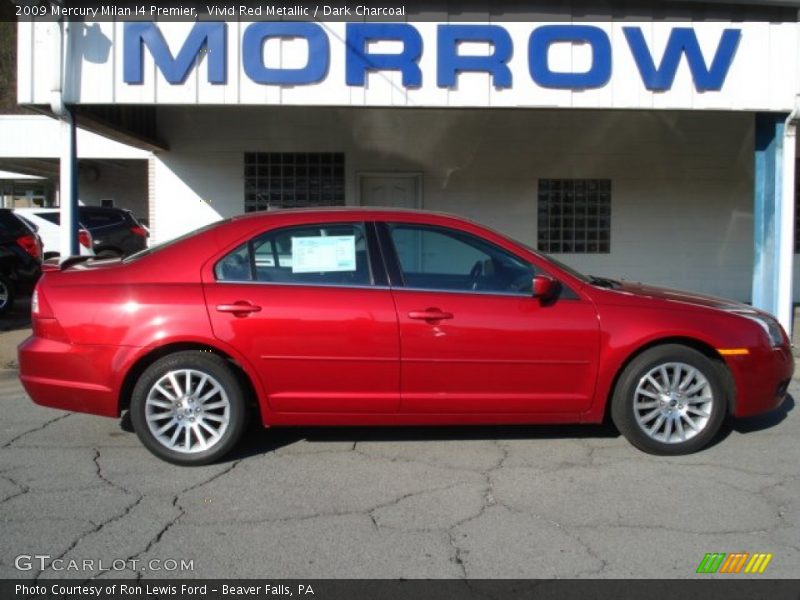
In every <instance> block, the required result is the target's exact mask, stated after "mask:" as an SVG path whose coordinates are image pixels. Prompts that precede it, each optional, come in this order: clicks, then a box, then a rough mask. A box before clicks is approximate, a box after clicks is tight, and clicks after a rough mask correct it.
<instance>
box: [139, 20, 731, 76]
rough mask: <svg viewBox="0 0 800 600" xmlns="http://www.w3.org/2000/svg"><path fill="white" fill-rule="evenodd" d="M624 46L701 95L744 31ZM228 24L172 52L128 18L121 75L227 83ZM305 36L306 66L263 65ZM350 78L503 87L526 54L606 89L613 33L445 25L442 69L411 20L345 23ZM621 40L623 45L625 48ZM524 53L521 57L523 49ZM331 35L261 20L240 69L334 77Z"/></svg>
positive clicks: (531, 65)
mask: <svg viewBox="0 0 800 600" xmlns="http://www.w3.org/2000/svg"><path fill="white" fill-rule="evenodd" d="M622 31H623V33H624V37H625V41H626V44H627V51H628V52H629V53H630V55H631V57H632V58H633V62H634V64H635V66H636V70H637V72H638V77H639V78H640V79H641V82H642V85H643V87H644V88H645V89H647V90H650V91H655V92H659V91H667V90H670V89H671V87H672V85H673V82H674V80H675V76H676V73H677V71H678V68H679V66H680V65H681V63H682V61H685V62H686V64H687V65H688V68H689V71H690V73H691V77H692V81H693V83H694V87H695V89H696V90H697V91H698V92H707V91H719V90H721V89H722V86H723V84H724V83H725V79H726V77H727V75H728V72H729V70H730V68H731V65H732V64H733V61H734V59H735V56H736V51H737V48H738V47H739V43H740V40H741V38H742V30H741V29H739V28H726V29H724V30H722V32H721V34H720V36H719V39H718V41H717V43H716V47H715V49H714V51H713V52H708V51H706V53H705V54H704V52H703V50H702V49H701V47H700V43H699V41H698V38H697V35H696V33H695V30H694V29H693V28H692V27H684V26H674V27H672V28H671V29H670V31H669V34H668V37H667V41H666V45H665V46H664V48H663V51H662V52H660V53H659V54H658V55H656V53H655V52H654V51H653V49H652V48H651V47H650V45H649V44H648V41H647V39H646V36H645V33H644V32H643V30H642V28H641V27H639V26H626V27H623V28H622ZM227 36H228V24H227V23H225V22H198V23H196V24H195V25H194V26H193V27H192V29H191V30H190V31H189V33H188V35H187V36H186V38H185V39H184V40H183V41H182V43H181V45H180V47H176V45H175V44H174V43H173V48H174V49H175V50H176V51H174V52H173V50H171V49H170V46H169V44H168V43H167V41H166V39H165V37H164V35H163V33H162V31H161V29H160V28H159V26H158V25H157V24H156V23H148V22H127V23H125V24H124V32H123V81H124V82H125V83H126V84H129V85H140V84H142V83H143V79H144V66H143V65H144V62H145V52H149V54H150V55H151V56H152V59H153V61H154V63H155V65H156V68H157V69H158V70H159V71H160V72H161V73H162V74H163V76H164V78H165V79H166V81H167V82H168V83H170V84H172V85H180V84H182V83H183V82H184V81H186V79H187V77H188V76H189V74H190V73H191V72H192V70H193V69H194V68H196V67H197V65H198V64H199V63H200V62H201V61H200V59H202V58H205V61H206V63H207V78H208V82H209V83H211V84H215V85H224V84H226V83H227V81H228V73H227V65H228V57H227V53H228V38H227ZM298 38H299V39H301V40H304V41H305V43H306V44H307V47H308V55H307V59H306V61H305V64H304V65H303V66H301V67H298V68H283V67H274V66H273V67H271V66H267V64H266V63H267V61H265V56H264V46H265V44H266V42H267V41H269V40H273V39H298ZM344 41H345V43H344V44H343V47H344V53H345V84H346V85H348V86H353V87H359V86H360V87H363V86H365V84H366V79H367V74H368V73H370V72H381V71H399V72H400V73H401V74H402V85H403V86H404V87H405V88H408V89H414V88H419V87H421V86H422V84H423V78H424V77H430V76H435V80H436V86H437V87H439V88H454V87H455V86H456V85H457V82H458V76H459V74H460V73H463V72H480V73H487V74H489V76H490V77H491V81H492V85H493V86H494V87H495V88H497V89H503V88H512V87H514V76H513V74H512V69H511V68H510V66H509V65H510V64H511V61H513V60H527V67H528V69H527V71H528V74H529V76H530V79H531V80H532V81H533V82H534V83H535V84H537V85H539V86H541V87H543V88H551V89H565V90H586V89H593V88H601V87H603V86H605V85H606V84H607V83H608V81H609V79H610V78H611V75H612V67H613V64H614V60H613V56H612V44H611V40H610V39H609V36H608V34H607V33H606V32H605V31H604V30H603V29H601V28H600V27H597V26H593V25H580V24H578V25H555V24H542V25H538V26H533V28H532V30H531V33H530V35H529V36H528V39H527V48H523V49H520V48H515V47H514V43H513V41H512V36H511V35H510V34H509V32H508V30H507V29H506V28H505V27H503V26H501V25H496V24H480V25H477V24H476V25H473V24H468V25H462V24H441V25H438V26H437V28H436V42H435V48H433V51H435V52H436V70H435V74H434V73H430V74H428V73H423V69H422V67H421V64H420V61H421V58H422V56H423V52H428V51H430V50H429V49H427V48H424V44H423V36H422V35H421V34H420V32H419V31H418V29H417V28H416V27H415V26H414V25H413V24H411V23H348V24H347V25H346V27H345V40H344ZM384 41H388V42H395V43H396V44H399V48H400V51H397V52H392V53H386V52H377V51H374V50H372V49H371V48H372V47H373V45H374V44H375V43H376V42H384ZM465 42H466V43H477V44H482V45H484V46H485V48H486V49H487V52H486V54H485V55H481V56H476V55H469V54H466V53H463V52H462V51H461V45H462V44H463V43H465ZM555 44H580V45H587V46H588V47H589V48H590V49H591V61H590V64H589V66H588V68H586V69H583V70H563V69H561V70H557V69H555V68H553V67H552V66H551V60H550V50H551V47H552V46H553V45H555ZM619 48H620V46H617V49H618V51H619ZM519 55H521V56H522V57H523V58H522V59H519V58H517V56H519ZM330 62H331V41H330V37H329V34H328V32H327V31H326V28H325V27H324V26H323V25H320V24H318V23H310V22H256V23H252V24H250V25H248V26H247V27H246V28H245V29H244V31H243V33H242V35H241V66H242V70H243V72H244V74H245V75H246V76H247V77H248V78H249V79H250V80H251V81H253V82H255V83H257V84H263V85H274V86H303V85H311V84H316V83H319V82H321V81H323V80H325V79H326V77H328V74H329V65H330Z"/></svg>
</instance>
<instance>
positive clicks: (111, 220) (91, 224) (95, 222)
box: [80, 209, 125, 229]
mask: <svg viewBox="0 0 800 600" xmlns="http://www.w3.org/2000/svg"><path fill="white" fill-rule="evenodd" d="M80 214H81V223H83V225H84V226H85V227H88V228H89V229H94V228H97V227H108V226H109V225H119V224H120V223H123V222H124V221H125V213H124V212H122V211H119V212H117V211H113V210H83V209H81V210H80Z"/></svg>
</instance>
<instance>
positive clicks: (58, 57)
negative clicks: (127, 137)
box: [50, 17, 79, 258]
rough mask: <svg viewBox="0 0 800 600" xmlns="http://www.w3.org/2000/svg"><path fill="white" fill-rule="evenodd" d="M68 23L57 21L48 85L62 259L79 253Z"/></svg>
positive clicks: (61, 20)
mask: <svg viewBox="0 0 800 600" xmlns="http://www.w3.org/2000/svg"><path fill="white" fill-rule="evenodd" d="M69 31H70V23H69V21H68V20H67V19H64V18H63V17H62V18H61V19H59V21H58V39H57V40H56V41H55V43H54V44H53V46H54V50H55V52H54V54H55V57H54V58H55V60H54V61H53V64H54V65H57V66H56V67H55V68H54V69H53V85H52V87H51V88H50V109H51V110H52V111H53V114H54V115H55V116H56V117H57V118H58V119H59V120H60V121H61V153H60V157H59V179H60V181H59V198H60V207H61V244H60V254H61V256H62V258H66V257H68V256H73V255H76V254H78V252H79V250H78V219H77V218H76V215H77V212H78V185H77V184H78V178H77V165H78V161H77V156H76V144H75V120H74V118H73V115H72V112H71V111H70V110H69V109H68V108H67V106H66V104H65V103H64V86H65V83H66V78H67V61H68V60H69V38H70V35H69Z"/></svg>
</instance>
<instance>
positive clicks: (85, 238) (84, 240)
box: [78, 229, 92, 248]
mask: <svg viewBox="0 0 800 600" xmlns="http://www.w3.org/2000/svg"><path fill="white" fill-rule="evenodd" d="M78 242H80V244H81V246H83V247H84V248H91V247H92V236H90V235H89V232H88V231H86V230H85V229H81V230H79V231H78Z"/></svg>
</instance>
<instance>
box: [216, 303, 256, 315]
mask: <svg viewBox="0 0 800 600" xmlns="http://www.w3.org/2000/svg"><path fill="white" fill-rule="evenodd" d="M260 310H261V307H260V306H256V305H255V304H250V303H249V302H244V301H242V300H240V301H239V302H234V303H233V304H218V305H217V312H227V313H233V314H234V315H236V316H244V315H246V314H248V313H256V312H259V311H260Z"/></svg>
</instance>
